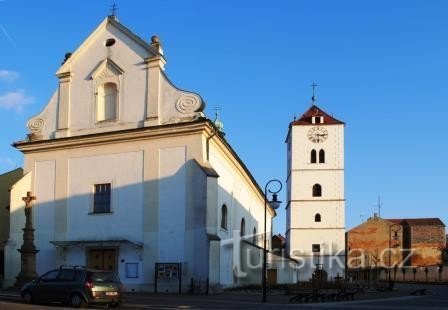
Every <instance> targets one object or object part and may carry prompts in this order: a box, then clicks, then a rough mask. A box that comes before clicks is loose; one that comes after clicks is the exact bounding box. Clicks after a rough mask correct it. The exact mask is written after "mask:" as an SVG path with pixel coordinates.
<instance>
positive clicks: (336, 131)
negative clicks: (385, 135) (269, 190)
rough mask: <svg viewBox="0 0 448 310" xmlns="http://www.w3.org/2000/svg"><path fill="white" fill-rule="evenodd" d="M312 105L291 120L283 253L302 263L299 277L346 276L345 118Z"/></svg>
mask: <svg viewBox="0 0 448 310" xmlns="http://www.w3.org/2000/svg"><path fill="white" fill-rule="evenodd" d="M312 101H313V105H312V106H311V107H310V108H309V109H308V111H306V112H305V113H304V114H303V115H302V116H301V117H300V118H299V119H297V120H295V121H293V122H292V123H290V125H289V130H288V135H287V138H286V144H287V156H288V158H287V197H288V204H287V206H286V214H287V215H286V239H287V253H289V255H290V256H291V258H294V259H297V260H299V261H301V262H302V264H303V267H302V268H301V269H300V270H299V280H300V281H308V280H309V279H310V278H311V277H312V274H313V272H314V271H315V270H316V269H317V270H323V271H319V272H318V273H316V274H317V275H319V277H320V276H322V277H328V279H330V278H334V277H337V276H338V275H339V276H343V275H344V266H345V195H344V127H345V124H344V122H341V121H339V120H337V119H336V118H334V117H333V116H331V115H329V114H327V113H325V112H324V111H323V110H322V109H320V108H319V107H317V106H316V105H315V104H314V103H315V97H314V94H313V100H312Z"/></svg>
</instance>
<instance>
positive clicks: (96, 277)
mask: <svg viewBox="0 0 448 310" xmlns="http://www.w3.org/2000/svg"><path fill="white" fill-rule="evenodd" d="M88 277H89V280H90V281H92V282H120V280H119V279H118V277H117V275H116V274H115V273H113V272H90V273H89V276H88Z"/></svg>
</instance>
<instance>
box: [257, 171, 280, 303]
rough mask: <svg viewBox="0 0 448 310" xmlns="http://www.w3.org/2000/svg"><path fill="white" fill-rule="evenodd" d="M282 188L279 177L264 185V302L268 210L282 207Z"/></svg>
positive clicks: (264, 297) (264, 299) (264, 291)
mask: <svg viewBox="0 0 448 310" xmlns="http://www.w3.org/2000/svg"><path fill="white" fill-rule="evenodd" d="M274 184H277V189H276V190H272V189H269V186H270V185H274ZM281 190H282V182H280V181H279V180H277V179H272V180H270V181H268V182H267V183H266V186H265V187H264V238H263V239H264V242H263V271H262V291H263V302H266V269H267V268H266V252H267V250H266V239H267V231H266V212H267V208H268V206H267V205H268V203H269V206H270V207H271V208H272V209H274V210H276V209H278V208H279V207H280V204H281V201H279V200H278V199H277V194H278V192H280V191H281ZM268 193H270V194H272V200H271V201H268Z"/></svg>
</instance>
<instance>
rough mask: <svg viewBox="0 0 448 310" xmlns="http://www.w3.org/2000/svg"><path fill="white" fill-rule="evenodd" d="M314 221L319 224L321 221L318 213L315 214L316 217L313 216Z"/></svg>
mask: <svg viewBox="0 0 448 310" xmlns="http://www.w3.org/2000/svg"><path fill="white" fill-rule="evenodd" d="M314 221H315V222H320V221H321V217H320V214H319V213H316V215H315V216H314Z"/></svg>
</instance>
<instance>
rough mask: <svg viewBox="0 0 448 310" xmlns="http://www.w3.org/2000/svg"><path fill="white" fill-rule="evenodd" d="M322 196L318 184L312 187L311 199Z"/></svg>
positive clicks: (320, 187)
mask: <svg viewBox="0 0 448 310" xmlns="http://www.w3.org/2000/svg"><path fill="white" fill-rule="evenodd" d="M321 196H322V186H320V184H314V185H313V197H321Z"/></svg>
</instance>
